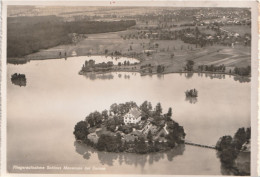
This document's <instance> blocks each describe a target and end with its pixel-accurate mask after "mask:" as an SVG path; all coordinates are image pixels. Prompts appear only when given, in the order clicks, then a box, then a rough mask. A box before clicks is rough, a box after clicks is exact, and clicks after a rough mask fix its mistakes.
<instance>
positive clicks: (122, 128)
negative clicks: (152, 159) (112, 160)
mask: <svg viewBox="0 0 260 177" xmlns="http://www.w3.org/2000/svg"><path fill="white" fill-rule="evenodd" d="M74 135H75V138H76V140H77V141H80V142H83V143H85V144H88V145H91V146H93V147H94V148H96V149H97V150H100V151H107V152H131V153H140V154H145V153H150V152H158V151H165V150H169V149H171V148H174V147H176V146H177V145H178V144H183V143H184V139H185V132H184V129H183V127H182V126H180V125H179V124H178V123H177V122H175V121H174V120H173V119H172V108H169V110H168V112H167V113H166V114H162V107H161V104H160V103H158V104H157V105H156V107H155V108H154V109H153V107H152V104H151V103H150V102H148V101H145V102H144V103H142V104H141V105H140V106H137V104H136V103H135V102H132V101H131V102H126V103H121V104H116V103H114V104H112V105H111V106H110V109H109V110H104V111H102V112H98V111H95V112H93V113H90V114H89V115H88V116H87V117H86V118H85V120H84V121H80V122H78V123H77V124H76V126H75V128H74Z"/></svg>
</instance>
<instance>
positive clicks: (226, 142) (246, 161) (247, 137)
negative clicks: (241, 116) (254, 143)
mask: <svg viewBox="0 0 260 177" xmlns="http://www.w3.org/2000/svg"><path fill="white" fill-rule="evenodd" d="M250 147H251V128H250V127H249V128H246V129H245V128H239V129H238V130H237V132H236V133H235V135H234V137H232V136H230V135H226V136H223V137H221V138H220V139H219V140H218V142H217V144H216V149H217V150H218V153H217V155H218V157H219V158H220V161H221V164H222V168H223V169H224V170H225V171H226V174H234V175H239V176H247V175H250V152H251V150H250Z"/></svg>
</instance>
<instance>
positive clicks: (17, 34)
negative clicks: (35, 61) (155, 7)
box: [7, 16, 136, 57]
mask: <svg viewBox="0 0 260 177" xmlns="http://www.w3.org/2000/svg"><path fill="white" fill-rule="evenodd" d="M135 24H136V22H135V21H134V20H121V21H109V22H105V21H86V20H82V21H73V22H64V21H63V19H62V18H61V17H57V16H37V17H8V18H7V57H23V56H25V55H28V54H31V53H35V52H38V51H39V50H40V49H47V48H51V47H54V46H57V45H63V44H71V43H72V36H70V35H69V34H71V33H78V34H95V33H106V32H116V31H122V30H126V29H127V28H129V27H131V26H133V25H135Z"/></svg>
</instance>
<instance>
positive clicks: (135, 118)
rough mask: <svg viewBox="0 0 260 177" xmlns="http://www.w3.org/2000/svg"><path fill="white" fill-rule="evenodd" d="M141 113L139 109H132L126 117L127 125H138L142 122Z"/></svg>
mask: <svg viewBox="0 0 260 177" xmlns="http://www.w3.org/2000/svg"><path fill="white" fill-rule="evenodd" d="M141 117H142V116H141V111H140V110H139V109H138V108H131V109H130V110H129V112H128V113H127V114H126V115H125V116H124V123H125V124H130V123H132V124H136V123H138V122H140V121H141Z"/></svg>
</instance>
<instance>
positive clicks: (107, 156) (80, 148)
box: [74, 141, 185, 167]
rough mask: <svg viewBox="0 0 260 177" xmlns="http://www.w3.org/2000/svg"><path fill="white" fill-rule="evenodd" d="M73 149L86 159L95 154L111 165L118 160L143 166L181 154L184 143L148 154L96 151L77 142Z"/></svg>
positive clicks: (170, 159)
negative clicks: (170, 148) (164, 150)
mask: <svg viewBox="0 0 260 177" xmlns="http://www.w3.org/2000/svg"><path fill="white" fill-rule="evenodd" d="M74 146H75V151H76V152H77V153H78V154H80V155H82V157H83V158H84V159H86V160H88V159H90V157H91V155H93V154H95V153H96V154H97V156H98V159H99V161H100V163H101V164H103V165H108V166H113V165H114V162H115V161H118V162H119V164H120V165H122V164H127V165H134V166H141V167H144V166H145V164H146V163H149V164H150V165H151V164H153V163H154V162H158V161H160V160H163V159H164V158H167V160H168V161H173V159H174V157H176V156H178V155H183V152H184V150H185V145H184V144H182V145H178V146H177V147H176V148H174V149H172V150H169V151H166V152H157V153H150V154H133V153H114V152H101V151H96V150H94V149H93V148H92V147H90V146H87V145H85V144H81V143H78V142H76V141H75V142H74Z"/></svg>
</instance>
